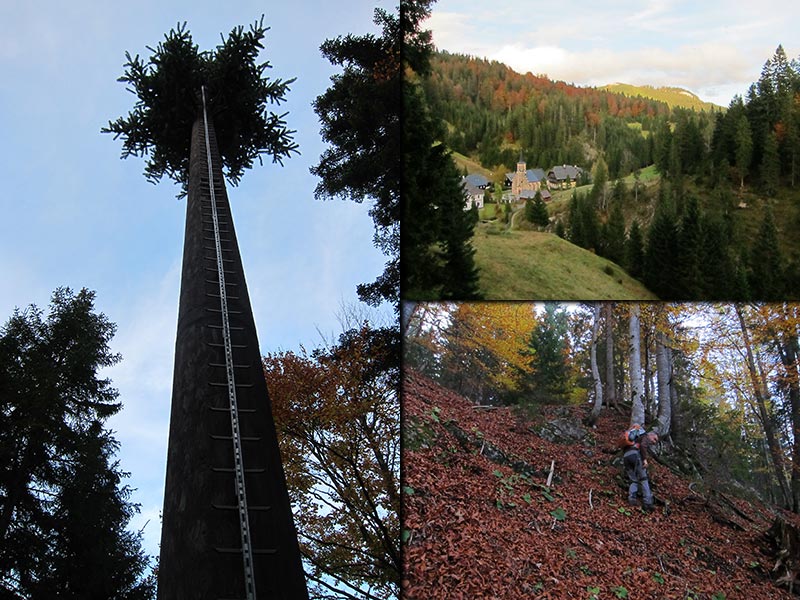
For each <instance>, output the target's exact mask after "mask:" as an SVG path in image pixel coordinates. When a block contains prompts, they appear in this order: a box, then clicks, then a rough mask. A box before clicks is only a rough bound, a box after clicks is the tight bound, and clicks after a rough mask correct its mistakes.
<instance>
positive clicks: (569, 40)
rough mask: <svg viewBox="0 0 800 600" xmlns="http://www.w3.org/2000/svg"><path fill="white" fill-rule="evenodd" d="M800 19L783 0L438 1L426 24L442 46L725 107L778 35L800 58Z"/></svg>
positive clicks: (754, 74)
mask: <svg viewBox="0 0 800 600" xmlns="http://www.w3.org/2000/svg"><path fill="white" fill-rule="evenodd" d="M600 7H601V8H600ZM799 21H800V4H799V3H797V2H785V1H783V0H760V1H759V2H750V1H742V0H735V1H727V0H726V1H720V0H712V1H708V2H697V1H686V0H639V1H636V2H630V1H622V0H609V1H608V2H602V3H599V4H598V3H596V2H588V1H586V0H562V1H560V2H557V3H548V2H531V1H528V0H495V1H493V2H488V3H487V2H484V1H483V0H438V1H437V2H436V4H434V5H433V11H432V16H431V18H430V19H429V20H428V21H427V22H426V25H425V27H426V28H427V29H430V30H432V31H433V39H434V43H435V44H436V45H437V47H439V48H440V49H442V50H448V51H450V52H460V53H466V54H471V55H475V56H481V57H486V58H489V59H493V60H499V61H501V62H504V63H506V64H507V65H509V66H511V67H512V68H513V69H514V70H516V71H519V72H522V73H525V72H527V71H530V72H532V73H535V74H547V75H549V76H550V77H551V78H552V79H560V80H564V81H568V82H573V83H576V84H578V85H604V84H608V83H614V82H623V83H632V84H636V85H643V84H650V85H656V86H659V85H673V86H679V87H683V88H686V89H688V90H690V91H692V92H694V93H696V94H697V95H699V96H700V97H701V98H702V99H704V100H707V101H710V102H715V103H717V104H720V105H722V106H728V104H729V103H730V100H731V98H732V97H733V95H734V94H740V95H744V94H745V93H746V92H747V88H748V87H749V85H750V84H751V83H752V82H753V81H755V80H757V79H758V77H759V75H760V73H761V68H762V66H763V65H764V62H766V60H767V59H769V58H770V57H771V56H772V54H773V53H774V51H775V48H777V46H778V44H783V47H784V49H785V50H786V52H787V55H788V56H789V58H790V59H792V58H797V56H798V54H799V53H800V45H798V42H797V35H796V33H797V23H798V22H799Z"/></svg>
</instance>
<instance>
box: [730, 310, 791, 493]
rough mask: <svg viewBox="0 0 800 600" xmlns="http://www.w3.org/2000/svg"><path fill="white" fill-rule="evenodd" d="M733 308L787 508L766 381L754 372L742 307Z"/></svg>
mask: <svg viewBox="0 0 800 600" xmlns="http://www.w3.org/2000/svg"><path fill="white" fill-rule="evenodd" d="M733 306H734V310H735V311H736V316H737V317H738V319H739V326H740V328H741V330H742V341H743V342H744V349H745V356H746V359H747V360H746V363H747V372H748V374H749V375H750V383H751V385H752V386H753V395H754V396H755V399H756V405H757V407H758V417H759V420H760V421H761V426H762V427H763V428H764V437H766V438H767V447H768V448H769V454H770V458H771V459H772V467H773V469H774V470H775V478H776V479H777V481H778V486H779V488H780V490H781V494H782V495H783V498H782V502H781V504H782V505H783V506H785V507H788V506H789V499H790V498H791V495H790V493H789V484H788V483H787V481H786V475H785V474H784V471H783V455H782V454H781V449H780V446H779V445H778V440H777V437H776V435H775V427H774V425H773V423H772V419H771V417H770V415H769V411H767V398H768V397H769V391H768V390H767V385H766V381H765V380H764V379H763V378H760V377H759V375H758V372H757V371H756V361H755V358H754V356H753V347H752V343H751V342H750V333H749V331H748V329H747V325H746V324H745V321H744V314H743V313H742V307H741V305H739V304H734V305H733Z"/></svg>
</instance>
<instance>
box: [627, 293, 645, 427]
mask: <svg viewBox="0 0 800 600" xmlns="http://www.w3.org/2000/svg"><path fill="white" fill-rule="evenodd" d="M629 331H630V344H629V350H628V355H629V361H628V364H629V371H630V373H629V375H630V378H631V405H632V407H631V424H633V423H638V424H639V425H644V383H643V378H642V345H641V324H640V322H639V304H638V303H637V302H634V303H633V304H631V305H630V322H629Z"/></svg>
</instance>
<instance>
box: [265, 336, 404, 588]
mask: <svg viewBox="0 0 800 600" xmlns="http://www.w3.org/2000/svg"><path fill="white" fill-rule="evenodd" d="M394 340H395V337H394V335H393V334H392V332H391V331H390V330H383V329H378V330H375V329H371V328H369V327H368V326H366V325H364V326H362V327H361V328H360V329H351V330H349V331H347V332H345V333H344V334H342V335H341V336H340V338H339V341H338V343H337V344H336V345H333V346H331V347H328V348H323V349H319V350H315V351H313V352H311V353H308V352H307V351H306V350H305V349H301V351H300V352H299V353H294V352H280V353H277V354H270V355H267V356H266V357H265V358H264V371H265V374H266V378H267V385H268V387H269V391H270V397H271V399H272V412H273V416H274V419H275V424H276V427H277V430H278V437H279V440H280V449H281V456H282V458H283V465H284V469H285V471H286V479H287V485H288V488H289V495H290V497H291V501H292V505H293V507H294V514H295V524H296V526H297V529H298V536H299V542H300V550H301V553H302V554H303V558H304V562H305V566H306V575H307V577H308V578H309V593H310V594H311V597H313V598H363V599H365V600H366V599H374V598H380V599H384V598H391V597H397V593H398V584H399V580H400V548H399V511H400V494H399V471H400V455H399V437H400V431H399V429H400V418H399V405H398V402H397V385H398V374H397V371H398V365H397V360H396V356H397V354H396V352H397V349H396V347H395V346H394V344H395V341H394ZM334 588H336V589H337V590H339V591H337V592H335V593H334V594H333V595H332V594H331V590H333V589H334Z"/></svg>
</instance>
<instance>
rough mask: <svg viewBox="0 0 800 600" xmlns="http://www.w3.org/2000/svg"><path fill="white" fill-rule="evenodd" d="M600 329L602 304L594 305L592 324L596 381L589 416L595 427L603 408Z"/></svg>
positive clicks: (592, 353)
mask: <svg viewBox="0 0 800 600" xmlns="http://www.w3.org/2000/svg"><path fill="white" fill-rule="evenodd" d="M599 329H600V303H599V302H596V303H595V305H594V323H592V347H591V351H590V353H589V354H590V359H591V364H592V379H594V407H593V408H592V412H591V414H590V415H589V420H588V422H589V425H594V424H595V423H596V422H597V419H598V418H599V417H600V410H601V409H602V408H603V382H602V381H600V370H599V369H598V368H597V341H598V338H599V336H598V331H599Z"/></svg>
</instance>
